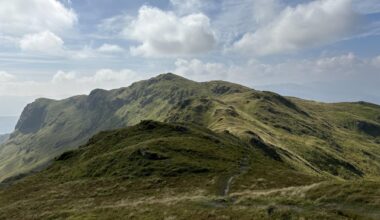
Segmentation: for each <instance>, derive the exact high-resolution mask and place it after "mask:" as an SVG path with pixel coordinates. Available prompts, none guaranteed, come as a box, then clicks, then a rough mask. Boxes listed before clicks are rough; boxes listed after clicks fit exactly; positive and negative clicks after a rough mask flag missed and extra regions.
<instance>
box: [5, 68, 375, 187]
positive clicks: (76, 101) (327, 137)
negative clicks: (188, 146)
mask: <svg viewBox="0 0 380 220" xmlns="http://www.w3.org/2000/svg"><path fill="white" fill-rule="evenodd" d="M147 119H151V120H156V121H161V122H168V123H175V122H191V123H195V124H197V125H199V126H203V127H206V128H208V129H211V130H212V131H214V132H216V133H224V132H229V133H231V134H233V135H235V136H237V137H239V138H240V139H241V140H242V141H244V142H245V143H248V144H251V145H252V146H254V147H255V148H256V149H257V150H259V151H261V152H262V153H264V154H265V155H267V156H268V157H269V158H271V159H272V160H274V161H278V162H281V163H285V164H287V165H289V166H291V167H292V168H293V169H295V170H298V171H301V172H303V173H305V174H308V175H313V176H316V177H328V178H332V179H358V178H371V177H374V176H378V175H379V173H380V139H379V138H380V107H379V106H377V105H373V104H369V103H337V104H324V103H317V102H312V101H305V100H300V99H296V98H286V97H282V96H280V95H278V94H275V93H271V92H261V91H256V90H253V89H249V88H246V87H243V86H240V85H236V84H232V83H228V82H222V81H214V82H204V83H198V82H194V81H190V80H187V79H185V78H182V77H179V76H176V75H174V74H163V75H160V76H158V77H155V78H152V79H149V80H145V81H141V82H137V83H134V84H133V85H131V86H130V87H127V88H121V89H116V90H111V91H105V90H94V91H93V92H91V94H90V95H89V96H77V97H72V98H69V99H66V100H61V101H56V100H48V99H39V100H36V101H35V102H34V103H32V104H30V105H28V106H27V107H26V108H25V110H24V112H23V114H22V116H21V118H20V120H19V122H18V124H17V126H16V131H15V132H14V133H13V134H12V135H11V138H10V141H9V142H7V144H6V145H4V146H3V147H1V149H0V181H1V180H4V179H5V178H7V177H10V176H14V175H17V174H20V173H25V172H29V171H30V170H31V169H35V168H41V167H44V165H45V164H46V163H48V162H49V161H50V160H51V159H52V158H54V157H56V156H58V155H60V154H61V153H63V152H65V151H67V150H72V149H75V148H76V147H77V146H78V145H81V144H84V143H85V142H86V141H87V140H88V139H89V138H90V137H91V136H92V135H94V134H96V133H98V132H100V131H103V130H109V129H115V128H122V127H125V126H130V125H135V124H137V123H139V122H140V121H141V120H147Z"/></svg>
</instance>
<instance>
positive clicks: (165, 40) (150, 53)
mask: <svg viewBox="0 0 380 220" xmlns="http://www.w3.org/2000/svg"><path fill="white" fill-rule="evenodd" d="M123 35H124V36H125V37H126V38H128V39H131V40H135V41H137V42H140V43H141V44H140V45H138V46H136V47H131V53H132V55H135V56H144V57H158V56H171V55H188V54H196V53H201V52H207V51H209V50H211V49H212V48H213V47H214V44H215V41H216V39H215V36H214V33H213V31H212V29H211V26H210V20H209V18H208V17H207V16H206V15H204V14H202V13H196V14H190V15H186V16H182V17H180V16H177V15H176V14H175V13H174V12H171V11H162V10H160V9H158V8H154V7H149V6H143V7H141V8H140V10H139V13H138V16H137V17H136V18H134V19H133V20H132V21H131V22H130V23H129V24H128V25H127V27H126V28H124V30H123Z"/></svg>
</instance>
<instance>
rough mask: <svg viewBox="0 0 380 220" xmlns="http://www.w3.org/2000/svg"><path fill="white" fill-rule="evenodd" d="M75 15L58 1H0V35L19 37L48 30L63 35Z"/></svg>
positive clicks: (71, 24)
mask: <svg viewBox="0 0 380 220" xmlns="http://www.w3.org/2000/svg"><path fill="white" fill-rule="evenodd" d="M77 20H78V19H77V15H76V13H75V12H74V11H73V10H72V9H68V8H66V7H65V6H64V5H63V4H62V3H61V2H59V1H58V0H28V1H27V2H26V1H25V0H11V1H9V0H0V33H3V34H8V35H15V36H20V35H24V34H29V33H36V32H41V31H45V30H50V31H52V32H55V33H63V32H65V31H67V30H70V29H71V28H72V27H73V26H74V25H75V24H76V22H77Z"/></svg>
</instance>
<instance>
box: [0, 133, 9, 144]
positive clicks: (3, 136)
mask: <svg viewBox="0 0 380 220" xmlns="http://www.w3.org/2000/svg"><path fill="white" fill-rule="evenodd" d="M8 138H9V134H1V135H0V144H2V143H4V142H5V141H7V140H8Z"/></svg>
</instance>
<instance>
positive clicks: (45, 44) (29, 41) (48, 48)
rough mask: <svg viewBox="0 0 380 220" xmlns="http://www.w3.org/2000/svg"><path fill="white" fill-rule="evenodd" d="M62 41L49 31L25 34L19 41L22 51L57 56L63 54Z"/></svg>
mask: <svg viewBox="0 0 380 220" xmlns="http://www.w3.org/2000/svg"><path fill="white" fill-rule="evenodd" d="M63 44H64V42H63V40H62V39H61V38H60V37H58V36H57V35H55V34H54V33H52V32H50V31H43V32H39V33H36V34H27V35H25V36H24V37H23V38H22V39H21V40H20V48H21V49H22V50H24V51H31V52H41V53H48V54H59V53H62V52H63Z"/></svg>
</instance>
